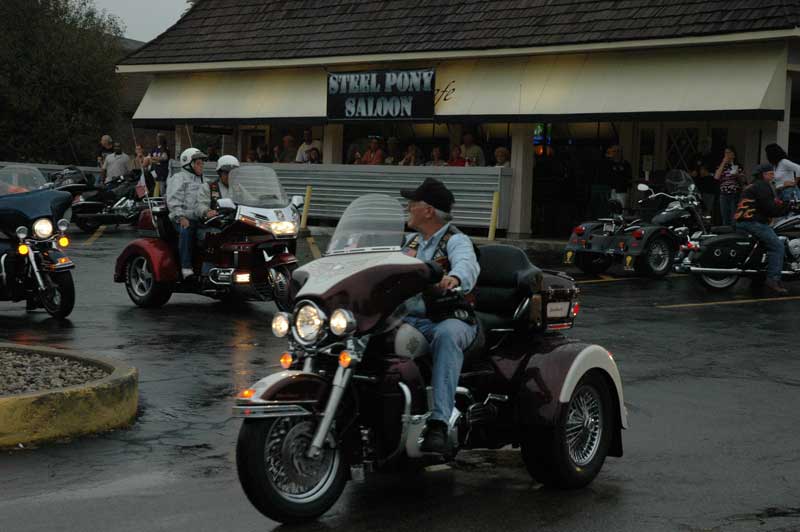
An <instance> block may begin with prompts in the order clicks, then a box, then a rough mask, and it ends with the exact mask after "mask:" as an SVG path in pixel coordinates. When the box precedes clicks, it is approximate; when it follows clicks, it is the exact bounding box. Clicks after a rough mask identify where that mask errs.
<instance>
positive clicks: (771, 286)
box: [764, 279, 789, 296]
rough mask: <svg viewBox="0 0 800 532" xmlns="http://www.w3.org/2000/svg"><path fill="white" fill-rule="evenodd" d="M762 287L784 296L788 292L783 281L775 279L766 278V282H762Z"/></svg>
mask: <svg viewBox="0 0 800 532" xmlns="http://www.w3.org/2000/svg"><path fill="white" fill-rule="evenodd" d="M764 288H766V289H767V290H769V291H770V292H772V293H773V294H775V295H778V296H785V295H786V294H788V293H789V291H788V290H787V289H786V288H784V286H783V283H781V282H780V281H778V280H775V279H767V282H765V283H764Z"/></svg>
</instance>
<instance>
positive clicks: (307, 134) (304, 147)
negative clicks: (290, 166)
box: [294, 129, 322, 163]
mask: <svg viewBox="0 0 800 532" xmlns="http://www.w3.org/2000/svg"><path fill="white" fill-rule="evenodd" d="M311 148H316V149H317V152H319V153H322V143H321V142H320V141H318V140H314V137H313V133H312V132H311V130H310V129H305V130H303V143H302V144H301V145H300V147H299V148H297V156H296V157H295V159H294V162H296V163H307V162H309V160H308V150H310V149H311ZM318 162H319V161H318Z"/></svg>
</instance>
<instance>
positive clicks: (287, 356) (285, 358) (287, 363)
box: [281, 353, 293, 369]
mask: <svg viewBox="0 0 800 532" xmlns="http://www.w3.org/2000/svg"><path fill="white" fill-rule="evenodd" d="M292 362H293V359H292V354H291V353H284V354H282V355H281V367H282V368H283V369H289V368H290V367H291V365H292Z"/></svg>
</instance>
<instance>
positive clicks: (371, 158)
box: [355, 137, 384, 164]
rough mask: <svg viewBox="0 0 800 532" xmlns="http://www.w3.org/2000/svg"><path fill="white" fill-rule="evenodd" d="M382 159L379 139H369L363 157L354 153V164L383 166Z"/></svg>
mask: <svg viewBox="0 0 800 532" xmlns="http://www.w3.org/2000/svg"><path fill="white" fill-rule="evenodd" d="M383 158H384V154H383V150H382V149H381V146H380V143H379V137H370V138H369V147H367V150H366V151H365V152H364V155H361V154H360V153H359V152H356V161H355V164H383Z"/></svg>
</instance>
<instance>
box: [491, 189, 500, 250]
mask: <svg viewBox="0 0 800 532" xmlns="http://www.w3.org/2000/svg"><path fill="white" fill-rule="evenodd" d="M499 211H500V192H499V191H495V192H494V194H492V217H491V218H490V219H489V240H494V237H495V233H497V216H498V215H499Z"/></svg>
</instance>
